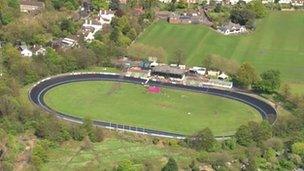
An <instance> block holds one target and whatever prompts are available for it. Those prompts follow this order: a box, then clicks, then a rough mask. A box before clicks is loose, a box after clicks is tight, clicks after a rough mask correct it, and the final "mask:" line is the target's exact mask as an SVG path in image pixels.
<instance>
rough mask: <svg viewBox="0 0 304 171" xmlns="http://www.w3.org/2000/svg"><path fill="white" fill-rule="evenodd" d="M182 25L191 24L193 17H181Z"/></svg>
mask: <svg viewBox="0 0 304 171" xmlns="http://www.w3.org/2000/svg"><path fill="white" fill-rule="evenodd" d="M179 20H180V23H182V24H191V23H192V20H191V16H188V15H181V16H180V17H179Z"/></svg>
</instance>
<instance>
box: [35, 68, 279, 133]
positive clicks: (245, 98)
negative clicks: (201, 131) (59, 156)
mask: <svg viewBox="0 0 304 171" xmlns="http://www.w3.org/2000/svg"><path fill="white" fill-rule="evenodd" d="M102 80H104V81H116V82H126V83H133V84H143V83H145V82H146V81H147V80H145V79H141V78H133V77H125V76H120V75H118V74H109V73H77V74H75V73H74V74H64V75H59V76H54V77H50V78H47V79H44V80H42V81H40V82H38V83H37V84H35V85H34V86H33V87H32V88H31V90H30V91H29V98H30V100H31V101H32V102H33V103H34V104H36V105H37V106H38V107H40V108H42V109H43V110H45V111H47V112H49V113H53V114H56V115H57V117H59V118H61V119H64V120H67V121H70V122H74V123H82V119H81V118H78V117H75V116H72V114H67V113H60V112H58V111H55V110H53V109H51V108H50V107H48V105H47V104H46V103H45V102H44V99H43V97H44V95H45V94H46V92H47V91H48V90H50V89H51V88H53V87H55V86H58V85H62V84H66V83H71V82H79V81H102ZM148 84H149V85H154V86H160V87H168V88H173V89H182V90H187V91H194V92H198V93H206V94H211V95H215V96H221V97H225V98H228V99H233V100H237V101H240V102H242V103H245V104H247V105H249V106H251V107H253V108H255V109H256V110H257V111H258V112H259V113H260V114H261V116H262V118H263V119H265V120H268V121H269V123H271V124H273V123H274V122H275V120H276V118H277V112H276V110H275V109H274V108H273V107H272V106H271V105H270V104H269V103H267V102H266V101H264V100H261V99H259V98H256V97H253V96H251V95H248V94H244V93H241V92H237V91H233V90H223V89H216V88H211V87H194V86H186V85H180V84H171V83H162V82H158V81H152V80H149V82H148ZM93 123H94V125H96V126H99V127H104V128H108V129H116V130H123V131H128V132H135V133H140V134H146V135H152V136H159V137H168V138H179V139H182V138H184V137H185V136H186V135H182V134H178V133H172V132H166V131H160V130H152V129H146V128H139V127H135V126H128V125H121V124H115V123H110V122H105V121H97V120H96V121H93ZM218 138H219V137H218ZM222 138H223V137H222Z"/></svg>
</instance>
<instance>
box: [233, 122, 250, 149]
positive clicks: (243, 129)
mask: <svg viewBox="0 0 304 171" xmlns="http://www.w3.org/2000/svg"><path fill="white" fill-rule="evenodd" d="M235 138H236V142H237V143H238V144H240V145H243V146H249V145H250V144H252V143H253V139H252V132H251V130H250V128H249V127H248V126H246V125H242V126H240V127H239V128H238V129H237V131H236V133H235Z"/></svg>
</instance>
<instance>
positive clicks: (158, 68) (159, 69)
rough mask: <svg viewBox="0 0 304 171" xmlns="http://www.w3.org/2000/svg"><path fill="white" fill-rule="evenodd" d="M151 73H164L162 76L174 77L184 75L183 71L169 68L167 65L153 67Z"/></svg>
mask: <svg viewBox="0 0 304 171" xmlns="http://www.w3.org/2000/svg"><path fill="white" fill-rule="evenodd" d="M152 72H154V73H155V72H157V73H164V74H174V75H184V74H185V73H186V71H185V70H183V69H179V68H175V67H170V66H167V65H163V66H155V67H153V68H152Z"/></svg>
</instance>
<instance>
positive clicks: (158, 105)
mask: <svg viewBox="0 0 304 171" xmlns="http://www.w3.org/2000/svg"><path fill="white" fill-rule="evenodd" d="M155 105H156V106H157V107H160V108H162V109H169V108H174V106H173V105H170V104H166V103H157V104H155Z"/></svg>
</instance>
